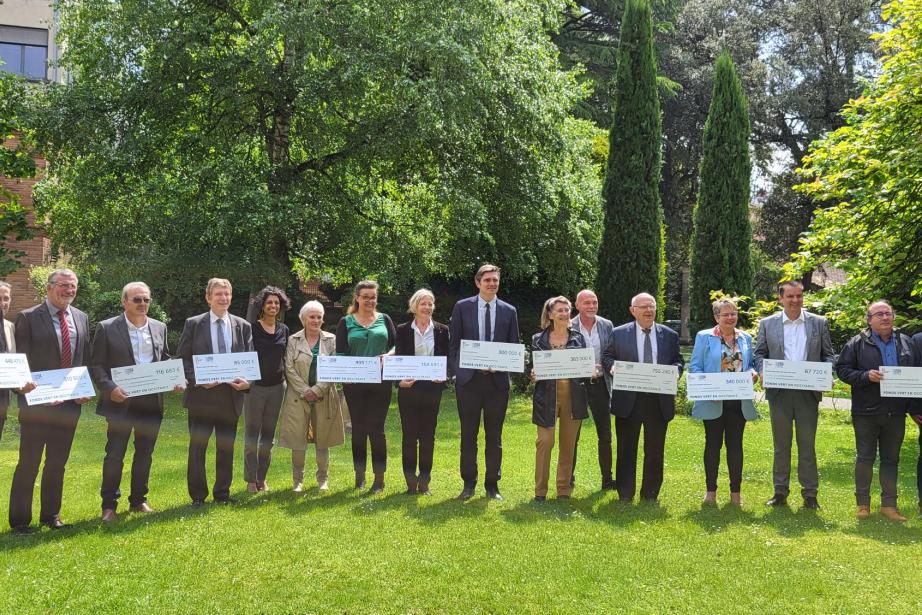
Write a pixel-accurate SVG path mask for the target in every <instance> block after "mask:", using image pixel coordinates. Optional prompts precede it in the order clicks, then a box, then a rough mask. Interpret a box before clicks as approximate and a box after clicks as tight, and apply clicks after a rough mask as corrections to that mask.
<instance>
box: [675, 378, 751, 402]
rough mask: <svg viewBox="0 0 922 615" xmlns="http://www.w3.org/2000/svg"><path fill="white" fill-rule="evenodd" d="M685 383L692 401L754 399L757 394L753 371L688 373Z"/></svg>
mask: <svg viewBox="0 0 922 615" xmlns="http://www.w3.org/2000/svg"><path fill="white" fill-rule="evenodd" d="M685 385H686V389H687V393H688V399H690V400H691V401H720V400H724V399H754V398H755V396H756V394H755V391H754V390H753V389H752V372H748V371H746V372H717V373H707V374H700V373H699V374H688V375H687V376H686V379H685Z"/></svg>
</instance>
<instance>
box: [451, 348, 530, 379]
mask: <svg viewBox="0 0 922 615" xmlns="http://www.w3.org/2000/svg"><path fill="white" fill-rule="evenodd" d="M458 365H459V366H460V367H465V368H467V369H492V370H493V371H497V372H524V371H525V345H524V344H509V343H506V342H478V341H476V340H461V357H460V360H459V361H458Z"/></svg>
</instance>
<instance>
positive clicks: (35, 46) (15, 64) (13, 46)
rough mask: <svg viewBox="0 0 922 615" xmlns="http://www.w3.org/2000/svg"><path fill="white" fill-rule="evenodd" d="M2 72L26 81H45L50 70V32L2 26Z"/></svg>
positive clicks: (0, 48) (0, 64)
mask: <svg viewBox="0 0 922 615" xmlns="http://www.w3.org/2000/svg"><path fill="white" fill-rule="evenodd" d="M0 62H2V63H0V70H2V71H6V72H9V73H14V74H17V75H22V76H23V77H25V78H26V79H31V80H33V81H39V80H42V79H45V77H46V75H47V70H48V30H43V29H40V28H19V27H15V26H0Z"/></svg>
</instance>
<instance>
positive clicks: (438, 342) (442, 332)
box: [394, 320, 451, 390]
mask: <svg viewBox="0 0 922 615" xmlns="http://www.w3.org/2000/svg"><path fill="white" fill-rule="evenodd" d="M412 324H413V321H412V320H411V321H410V322H405V323H403V324H399V325H397V338H396V339H397V341H396V344H395V346H394V354H399V355H404V356H413V355H415V354H416V337H415V335H414V331H413V327H412ZM431 326H432V328H433V329H432V334H433V336H434V338H435V356H437V357H447V356H448V345H449V344H448V339H449V338H448V327H446V326H445V325H443V324H442V323H440V322H436V321H434V320H433V321H432V325H431ZM448 376H449V377H451V370H450V369H449V373H448ZM417 387H418V388H421V389H432V390H442V389H444V388H445V383H444V382H427V381H422V380H421V381H418V382H416V383H414V384H413V388H414V389H415V388H417Z"/></svg>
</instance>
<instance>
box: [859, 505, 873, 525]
mask: <svg viewBox="0 0 922 615" xmlns="http://www.w3.org/2000/svg"><path fill="white" fill-rule="evenodd" d="M855 516H856V517H858V519H860V520H862V521H863V520H864V519H867V518H868V517H870V516H871V507H870V506H864V505H862V504H859V505H858V511H857V512H856V513H855Z"/></svg>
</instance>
